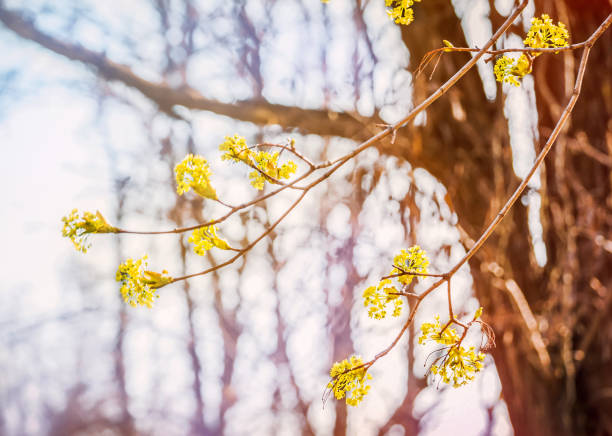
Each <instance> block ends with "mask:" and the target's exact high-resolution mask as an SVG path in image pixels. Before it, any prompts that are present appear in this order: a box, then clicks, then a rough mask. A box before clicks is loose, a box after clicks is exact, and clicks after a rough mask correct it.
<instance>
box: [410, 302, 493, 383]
mask: <svg viewBox="0 0 612 436" xmlns="http://www.w3.org/2000/svg"><path fill="white" fill-rule="evenodd" d="M481 314H482V307H481V308H479V309H478V310H477V311H476V315H475V316H474V320H476V319H478V318H479V317H480V315H481ZM443 329H444V330H443ZM461 340H462V338H461V337H460V336H459V334H458V333H457V331H456V330H455V329H454V328H450V327H449V326H446V328H444V327H443V326H442V325H441V324H440V317H439V316H436V317H435V322H433V323H423V325H421V336H420V337H419V344H424V343H426V342H427V341H433V342H436V343H438V344H441V345H444V346H445V348H444V349H445V350H446V352H445V353H444V354H443V355H442V356H441V357H439V358H438V359H436V360H435V361H434V364H433V365H432V366H431V368H430V371H431V372H432V373H433V374H435V375H439V376H440V378H441V380H442V381H443V382H444V383H446V384H449V385H451V386H453V387H454V388H458V387H460V386H463V385H465V384H467V383H468V382H470V381H471V380H473V379H474V376H475V374H476V373H477V372H479V371H480V370H482V368H483V367H484V364H483V361H484V358H485V355H484V353H482V352H476V350H475V348H474V347H469V348H466V347H464V346H462V345H461Z"/></svg>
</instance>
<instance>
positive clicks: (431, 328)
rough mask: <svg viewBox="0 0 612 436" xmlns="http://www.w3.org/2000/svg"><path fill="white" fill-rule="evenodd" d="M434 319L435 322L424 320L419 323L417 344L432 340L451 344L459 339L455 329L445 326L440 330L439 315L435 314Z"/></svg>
mask: <svg viewBox="0 0 612 436" xmlns="http://www.w3.org/2000/svg"><path fill="white" fill-rule="evenodd" d="M434 319H435V322H433V323H429V322H426V323H423V325H421V336H420V337H419V344H423V343H425V341H427V340H432V341H435V342H437V343H439V344H442V345H453V344H455V343H457V342H458V341H459V335H458V334H457V331H456V330H455V329H453V328H450V327H447V328H445V329H444V331H442V325H441V324H440V317H439V316H437V315H436V316H435V317H434Z"/></svg>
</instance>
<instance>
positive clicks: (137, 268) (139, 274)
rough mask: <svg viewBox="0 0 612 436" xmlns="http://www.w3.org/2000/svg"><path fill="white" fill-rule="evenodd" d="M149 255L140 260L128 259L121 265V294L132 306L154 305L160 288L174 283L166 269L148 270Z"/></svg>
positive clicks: (119, 272)
mask: <svg viewBox="0 0 612 436" xmlns="http://www.w3.org/2000/svg"><path fill="white" fill-rule="evenodd" d="M146 267H147V256H144V257H142V258H141V259H138V260H135V261H134V260H133V259H131V258H130V259H127V260H126V261H125V262H124V263H122V264H121V265H119V268H118V269H117V274H116V277H115V278H116V280H117V281H118V282H121V289H120V291H121V296H122V297H123V299H124V300H125V302H126V303H128V304H129V305H130V306H132V307H136V306H138V305H140V306H146V307H148V308H151V307H153V301H154V299H155V298H159V295H157V294H156V291H157V289H158V288H161V287H162V286H165V285H167V284H168V283H172V281H173V279H172V277H170V276H169V275H168V272H167V271H166V270H164V271H162V272H161V273H158V272H155V271H147V270H146Z"/></svg>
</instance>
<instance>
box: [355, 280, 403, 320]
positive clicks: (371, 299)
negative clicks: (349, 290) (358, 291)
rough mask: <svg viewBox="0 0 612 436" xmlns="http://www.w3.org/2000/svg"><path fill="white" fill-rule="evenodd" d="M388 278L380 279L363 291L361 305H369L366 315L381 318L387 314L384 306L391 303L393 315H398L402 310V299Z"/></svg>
mask: <svg viewBox="0 0 612 436" xmlns="http://www.w3.org/2000/svg"><path fill="white" fill-rule="evenodd" d="M391 283H392V282H391V280H390V279H385V280H381V281H380V283H378V286H370V287H369V288H367V289H366V290H365V291H364V292H363V305H364V306H365V307H368V306H370V309H369V310H368V316H369V317H370V318H374V319H382V318H384V317H385V316H387V310H386V306H387V304H389V303H393V314H392V315H393V316H399V315H400V314H401V312H402V303H403V301H402V299H401V298H399V297H400V296H399V295H394V294H395V293H397V289H395V286H393V285H392V284H391Z"/></svg>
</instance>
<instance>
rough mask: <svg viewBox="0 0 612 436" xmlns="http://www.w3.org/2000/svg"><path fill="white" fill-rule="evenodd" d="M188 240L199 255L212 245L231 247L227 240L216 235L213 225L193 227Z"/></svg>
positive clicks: (223, 247)
mask: <svg viewBox="0 0 612 436" xmlns="http://www.w3.org/2000/svg"><path fill="white" fill-rule="evenodd" d="M188 241H189V242H191V243H192V244H194V247H193V251H194V253H195V254H197V255H200V256H204V254H205V253H206V251H208V250H210V249H211V248H213V247H217V248H220V249H221V250H229V249H230V248H231V247H230V246H229V244H228V243H227V242H225V241H224V240H223V239H221V238H219V237H218V236H217V228H216V227H215V226H205V227H200V228H197V229H195V230H194V231H193V233H191V236H190V237H189V239H188Z"/></svg>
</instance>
